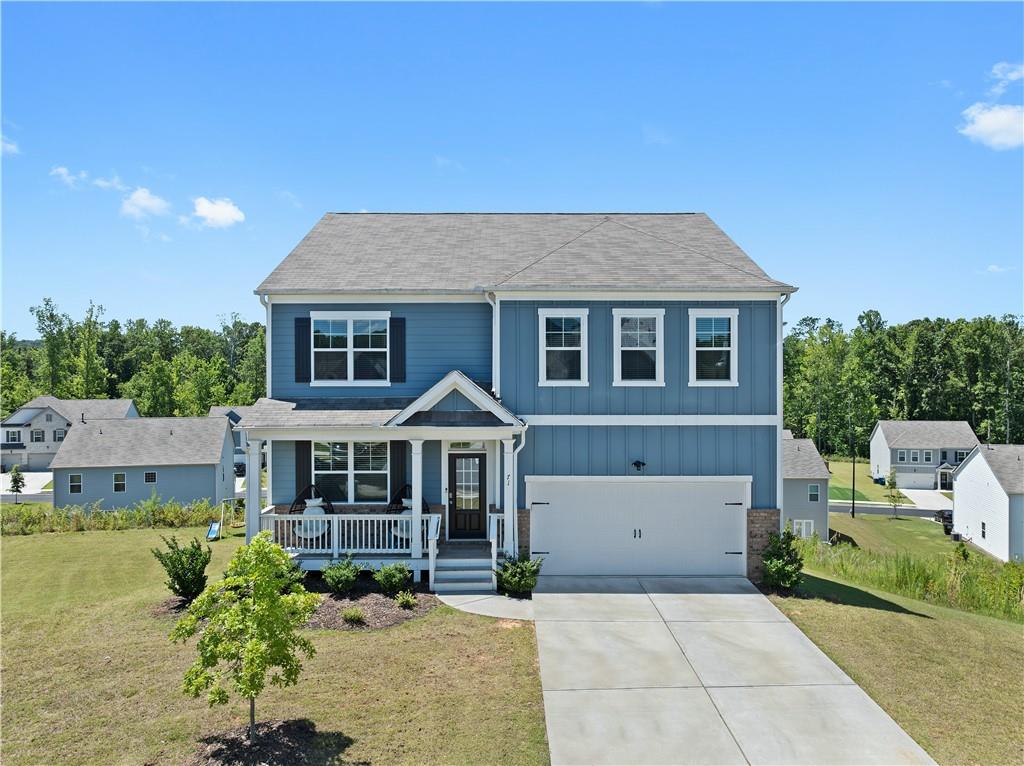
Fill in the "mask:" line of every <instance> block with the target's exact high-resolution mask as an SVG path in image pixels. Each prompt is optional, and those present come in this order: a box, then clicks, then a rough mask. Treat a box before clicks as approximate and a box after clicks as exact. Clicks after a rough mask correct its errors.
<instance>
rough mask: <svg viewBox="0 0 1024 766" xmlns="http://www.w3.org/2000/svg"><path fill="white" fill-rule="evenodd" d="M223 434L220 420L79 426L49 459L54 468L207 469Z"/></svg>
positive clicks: (224, 423)
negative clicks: (138, 467)
mask: <svg viewBox="0 0 1024 766" xmlns="http://www.w3.org/2000/svg"><path fill="white" fill-rule="evenodd" d="M227 432H228V421H227V419H226V418H225V419H223V420H222V419H220V418H211V417H205V418H125V419H123V420H93V421H89V422H86V423H78V424H76V425H75V427H74V428H72V429H71V430H69V431H68V435H67V438H65V439H64V443H63V444H61V446H60V449H59V450H58V451H57V454H56V455H55V456H54V458H53V462H52V463H51V466H52V467H53V468H106V467H110V468H116V467H119V466H151V465H212V464H216V463H219V462H220V459H221V451H222V450H223V448H224V439H225V435H226V433H227Z"/></svg>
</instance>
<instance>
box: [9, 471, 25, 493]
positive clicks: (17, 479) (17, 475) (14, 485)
mask: <svg viewBox="0 0 1024 766" xmlns="http://www.w3.org/2000/svg"><path fill="white" fill-rule="evenodd" d="M23 489H25V477H24V476H23V475H22V473H21V468H19V467H18V464H17V463H15V464H14V465H12V466H11V492H13V493H14V502H15V503H17V502H19V500H18V495H20V494H21V492H22V490H23Z"/></svg>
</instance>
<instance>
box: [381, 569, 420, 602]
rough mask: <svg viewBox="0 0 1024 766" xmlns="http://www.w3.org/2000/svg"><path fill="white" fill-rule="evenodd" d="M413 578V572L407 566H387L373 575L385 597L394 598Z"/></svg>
mask: <svg viewBox="0 0 1024 766" xmlns="http://www.w3.org/2000/svg"><path fill="white" fill-rule="evenodd" d="M410 577H412V571H411V570H410V569H409V567H407V566H406V565H405V564H402V563H398V564H387V565H385V566H382V567H381V568H380V569H378V570H377V571H376V572H374V573H373V579H374V580H375V581H376V583H377V585H379V586H380V589H381V590H382V591H384V595H385V596H391V597H392V598H393V597H394V596H395V594H397V593H398V591H400V590H402V588H404V587H405V586H406V584H407V583H408V582H409V578H410Z"/></svg>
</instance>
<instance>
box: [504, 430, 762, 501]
mask: <svg viewBox="0 0 1024 766" xmlns="http://www.w3.org/2000/svg"><path fill="white" fill-rule="evenodd" d="M776 436H777V431H776V429H775V428H774V427H772V426H531V427H530V430H529V431H528V432H527V436H526V446H525V447H523V450H522V452H520V454H519V501H520V503H522V502H525V499H526V484H525V481H524V477H525V476H527V475H540V476H635V475H636V473H637V472H636V469H635V468H633V465H632V464H633V461H635V460H640V461H643V462H644V463H646V464H647V465H646V466H645V467H644V474H645V475H647V476H737V475H738V476H753V477H754V480H753V485H752V488H751V502H752V507H754V508H776V507H777V501H776V494H775V484H776V479H777V474H776V445H777V441H776Z"/></svg>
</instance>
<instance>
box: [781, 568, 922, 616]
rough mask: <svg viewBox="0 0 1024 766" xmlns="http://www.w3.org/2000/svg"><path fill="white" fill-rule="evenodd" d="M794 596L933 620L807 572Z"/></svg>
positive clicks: (872, 595)
mask: <svg viewBox="0 0 1024 766" xmlns="http://www.w3.org/2000/svg"><path fill="white" fill-rule="evenodd" d="M793 595H794V596H795V597H796V598H820V599H822V600H824V601H831V602H832V603H833V604H845V605H846V606H857V607H861V608H862V609H878V610H880V611H883V612H895V613H897V614H909V615H913V616H914V617H923V618H925V619H926V620H931V619H932V617H930V616H929V615H927V614H921V613H920V612H914V611H912V610H910V609H906V608H904V607H902V606H900V605H899V604H896V603H893V602H892V601H887V600H886V599H884V598H882V597H881V596H876V595H875V594H874V593H869V592H868V591H866V590H861V589H860V588H857V587H854V586H852V585H845V584H843V583H838V582H835V581H834V580H826V579H824V578H822V577H815V576H814V575H812V574H808V573H807V572H804V575H803V581H802V582H801V583H800V587H799V588H798V589H797V590H796V591H795V592H794V593H793Z"/></svg>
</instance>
